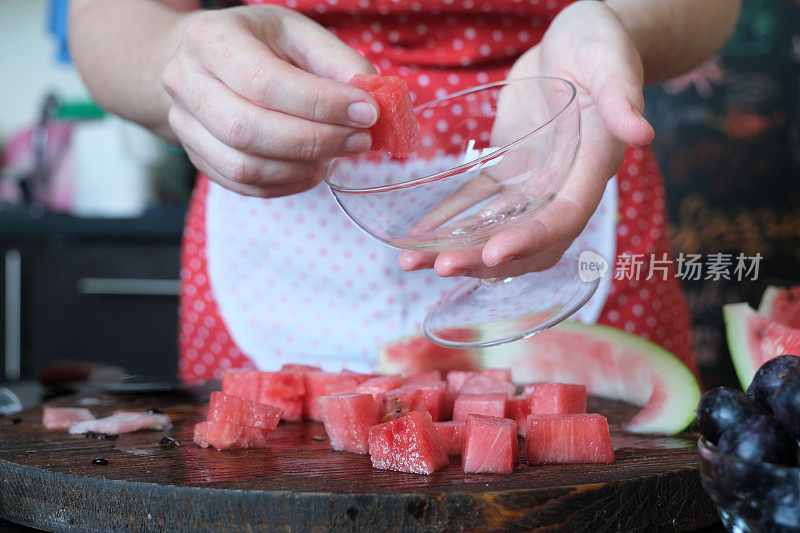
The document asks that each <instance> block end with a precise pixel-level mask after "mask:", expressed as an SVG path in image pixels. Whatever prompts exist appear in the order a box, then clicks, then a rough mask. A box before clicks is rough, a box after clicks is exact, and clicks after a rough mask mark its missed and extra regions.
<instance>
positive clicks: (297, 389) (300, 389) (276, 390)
mask: <svg viewBox="0 0 800 533" xmlns="http://www.w3.org/2000/svg"><path fill="white" fill-rule="evenodd" d="M305 391H306V388H305V385H304V384H303V375H302V374H299V373H297V372H291V371H280V372H261V387H260V389H259V394H258V401H259V402H261V403H265V404H267V405H273V406H275V407H278V408H280V409H282V410H283V415H282V418H283V419H284V420H289V421H292V422H297V421H300V420H302V419H303V399H304V397H305Z"/></svg>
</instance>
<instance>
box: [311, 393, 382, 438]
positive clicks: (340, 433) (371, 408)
mask: <svg viewBox="0 0 800 533" xmlns="http://www.w3.org/2000/svg"><path fill="white" fill-rule="evenodd" d="M317 401H318V402H319V410H320V415H321V416H322V423H323V424H325V431H326V432H327V433H328V438H329V439H330V442H331V448H333V449H334V450H339V451H343V452H353V453H368V451H369V428H370V426H374V425H375V424H377V423H378V406H377V404H376V403H375V399H374V398H373V397H372V394H347V393H345V394H334V395H330V396H320V397H319V398H317Z"/></svg>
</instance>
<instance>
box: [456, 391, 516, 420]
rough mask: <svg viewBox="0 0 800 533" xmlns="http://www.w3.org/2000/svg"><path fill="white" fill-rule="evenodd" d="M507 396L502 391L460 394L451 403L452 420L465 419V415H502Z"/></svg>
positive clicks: (504, 412) (504, 411)
mask: <svg viewBox="0 0 800 533" xmlns="http://www.w3.org/2000/svg"><path fill="white" fill-rule="evenodd" d="M507 404H508V397H507V396H506V395H505V394H504V393H497V392H495V393H490V394H461V395H459V397H458V398H456V403H455V404H454V405H453V420H466V419H467V415H470V414H476V415H486V416H496V417H501V418H502V417H504V416H506V409H507Z"/></svg>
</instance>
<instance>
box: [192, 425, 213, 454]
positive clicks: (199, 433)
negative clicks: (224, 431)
mask: <svg viewBox="0 0 800 533" xmlns="http://www.w3.org/2000/svg"><path fill="white" fill-rule="evenodd" d="M206 431H208V422H205V421H203V422H200V423H198V424H195V426H194V430H193V432H192V433H193V434H192V440H194V442H195V444H197V445H198V446H200V447H201V448H208V447H209V446H210V445H209V444H208V442H207V441H206Z"/></svg>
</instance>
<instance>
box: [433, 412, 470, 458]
mask: <svg viewBox="0 0 800 533" xmlns="http://www.w3.org/2000/svg"><path fill="white" fill-rule="evenodd" d="M435 425H436V431H437V433H439V438H440V439H441V440H442V446H443V447H444V451H446V452H447V455H458V456H460V455H461V454H462V453H463V452H464V441H465V440H466V438H467V423H466V422H462V421H456V420H449V421H447V422H436V423H435Z"/></svg>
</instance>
